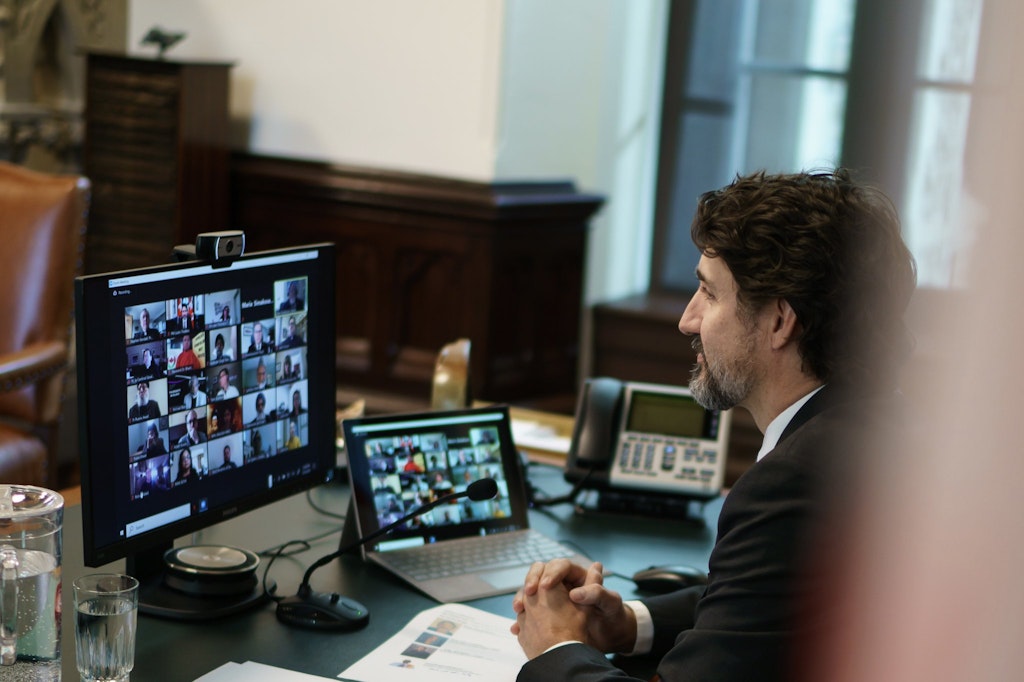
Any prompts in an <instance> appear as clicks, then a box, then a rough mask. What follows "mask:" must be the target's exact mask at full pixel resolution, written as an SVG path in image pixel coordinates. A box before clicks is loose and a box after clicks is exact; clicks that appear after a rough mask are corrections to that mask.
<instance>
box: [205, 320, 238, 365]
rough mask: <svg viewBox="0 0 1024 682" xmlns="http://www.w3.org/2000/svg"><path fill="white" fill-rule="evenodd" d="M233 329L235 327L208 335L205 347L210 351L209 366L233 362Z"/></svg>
mask: <svg viewBox="0 0 1024 682" xmlns="http://www.w3.org/2000/svg"><path fill="white" fill-rule="evenodd" d="M235 329H236V327H225V328H222V329H218V330H217V331H211V332H210V333H209V339H208V341H207V347H208V348H210V349H211V350H210V361H209V364H210V366H213V365H221V364H223V363H225V362H232V361H234V359H235Z"/></svg>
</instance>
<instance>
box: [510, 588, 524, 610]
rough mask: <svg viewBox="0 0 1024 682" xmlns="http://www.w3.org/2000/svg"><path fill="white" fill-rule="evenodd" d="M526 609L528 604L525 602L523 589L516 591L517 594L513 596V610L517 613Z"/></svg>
mask: <svg viewBox="0 0 1024 682" xmlns="http://www.w3.org/2000/svg"><path fill="white" fill-rule="evenodd" d="M525 609H526V606H525V605H524V604H523V591H522V590H519V591H518V592H516V594H515V596H514V597H512V611H514V612H515V613H522V612H523V611H524V610H525Z"/></svg>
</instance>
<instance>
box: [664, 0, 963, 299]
mask: <svg viewBox="0 0 1024 682" xmlns="http://www.w3.org/2000/svg"><path fill="white" fill-rule="evenodd" d="M981 2H982V0H901V2H899V3H892V2H891V0H859V1H858V0H827V1H823V0H770V1H765V0H682V1H680V0H677V1H676V2H673V3H672V6H671V12H670V17H669V21H670V27H669V39H668V63H667V65H666V70H665V95H664V102H663V112H662V142H661V157H660V159H661V160H660V166H659V179H658V190H657V191H658V197H657V213H656V217H655V241H654V244H655V249H654V253H655V254H656V255H655V256H654V258H653V260H652V268H651V273H652V274H651V290H652V291H655V292H673V291H679V292H685V291H688V290H692V289H693V288H694V286H695V282H694V279H693V267H694V264H695V263H696V261H697V257H698V254H697V253H696V251H695V249H694V248H693V246H692V244H691V242H690V238H689V225H690V220H691V218H692V215H693V210H694V205H695V202H696V198H697V197H698V196H699V195H700V194H701V193H702V192H704V191H706V190H709V189H713V188H715V187H720V186H722V185H724V184H727V183H728V182H729V181H730V180H731V179H732V178H733V177H735V175H736V174H737V173H749V172H752V171H755V170H758V169H765V170H768V171H770V172H787V171H796V170H804V169H811V168H816V167H831V166H835V165H849V166H851V167H852V168H854V169H856V170H857V171H858V172H859V175H860V177H863V178H864V179H865V180H868V181H870V182H874V183H876V184H879V185H880V186H882V187H883V188H884V189H885V190H886V191H887V193H889V194H890V195H891V196H892V197H893V198H894V200H895V201H896V203H897V206H898V207H899V209H900V213H901V215H902V218H903V222H904V230H905V237H906V239H907V241H908V243H909V244H910V246H911V250H912V251H913V252H914V254H915V256H916V257H917V259H918V261H919V269H920V275H921V277H920V279H921V283H922V284H930V285H937V286H952V285H955V284H956V283H958V279H959V277H961V275H962V273H960V271H959V269H958V268H959V265H960V262H959V260H958V256H959V254H961V253H962V249H963V246H964V245H965V243H966V237H965V236H964V235H963V234H962V233H961V231H960V230H959V227H958V226H959V224H960V221H959V220H958V215H959V197H960V180H961V166H962V159H963V150H964V145H965V142H966V139H967V130H968V125H967V124H968V121H969V115H970V86H971V82H972V79H973V73H974V57H975V53H976V49H977V36H978V32H979V30H980V17H981ZM908 26H912V27H913V28H914V30H907V27H908Z"/></svg>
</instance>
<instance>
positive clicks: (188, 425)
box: [172, 410, 207, 448]
mask: <svg viewBox="0 0 1024 682" xmlns="http://www.w3.org/2000/svg"><path fill="white" fill-rule="evenodd" d="M205 414H206V413H205V411H204V412H203V414H202V415H200V414H199V411H198V410H189V411H188V412H186V413H185V423H184V426H185V433H183V434H182V435H181V436H180V437H179V438H178V440H177V445H176V447H179V448H185V447H191V446H193V445H200V444H202V443H205V442H206V440H207V438H206V418H205ZM178 426H179V427H180V424H179V425H178ZM174 431H176V429H174V428H173V425H172V432H174Z"/></svg>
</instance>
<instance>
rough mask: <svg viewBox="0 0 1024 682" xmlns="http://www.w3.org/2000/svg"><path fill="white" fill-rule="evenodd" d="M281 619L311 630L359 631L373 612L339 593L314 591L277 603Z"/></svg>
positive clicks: (289, 623)
mask: <svg viewBox="0 0 1024 682" xmlns="http://www.w3.org/2000/svg"><path fill="white" fill-rule="evenodd" d="M277 619H278V620H280V621H281V622H283V623H286V624H288V625H297V626H298V627H302V628H308V629H310V630H355V629H357V628H361V627H363V626H364V625H366V623H367V622H369V620H370V611H369V609H367V608H366V607H365V606H363V605H362V604H360V603H359V602H357V601H356V600H355V599H351V598H349V597H343V596H342V595H340V594H337V593H336V592H310V593H308V594H305V595H295V596H294V597H286V598H284V599H282V600H281V601H279V602H278V603H277Z"/></svg>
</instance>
